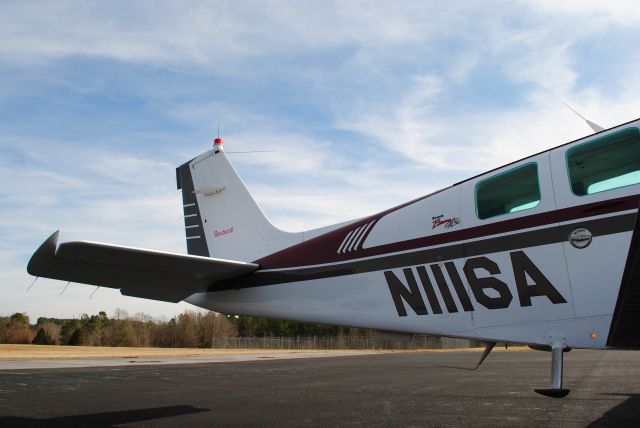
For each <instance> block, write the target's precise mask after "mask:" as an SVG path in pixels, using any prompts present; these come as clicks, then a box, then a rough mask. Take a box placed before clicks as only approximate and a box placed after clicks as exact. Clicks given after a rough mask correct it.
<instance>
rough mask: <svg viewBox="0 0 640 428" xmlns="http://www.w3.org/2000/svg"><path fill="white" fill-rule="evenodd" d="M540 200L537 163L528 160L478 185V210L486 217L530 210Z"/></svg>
mask: <svg viewBox="0 0 640 428" xmlns="http://www.w3.org/2000/svg"><path fill="white" fill-rule="evenodd" d="M539 203H540V185H539V183H538V165H537V164H535V163H529V164H526V165H524V166H521V167H518V168H514V169H512V170H510V171H507V172H503V173H502V174H499V175H496V176H495V177H491V178H488V179H486V180H483V181H481V182H480V183H478V184H477V185H476V212H477V213H478V218H480V219H485V218H490V217H495V216H498V215H502V214H507V213H514V212H517V211H522V210H528V209H530V208H533V207H535V206H537V205H538V204H539Z"/></svg>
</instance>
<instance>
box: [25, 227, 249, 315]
mask: <svg viewBox="0 0 640 428" xmlns="http://www.w3.org/2000/svg"><path fill="white" fill-rule="evenodd" d="M58 234H59V231H57V232H55V233H54V234H53V235H51V236H50V237H49V238H48V239H47V240H46V241H45V242H44V243H43V244H42V245H41V246H40V247H39V248H38V249H37V250H36V252H35V253H34V254H33V256H31V260H29V264H28V265H27V272H29V273H30V274H31V275H33V276H39V277H43V278H52V279H60V280H64V281H71V282H79V283H83V284H93V285H98V286H100V287H108V288H118V289H120V292H121V293H122V294H124V295H126V296H135V297H141V298H145V299H153V300H163V301H167V302H179V301H181V300H183V299H185V298H186V297H188V296H190V295H192V294H193V293H197V292H200V291H204V290H206V289H207V288H208V287H209V286H210V285H212V284H214V283H215V282H218V281H223V280H225V279H230V278H235V277H239V276H242V275H246V274H248V273H251V272H253V271H254V270H256V269H257V268H258V265H257V264H255V263H245V262H236V261H231V260H223V259H213V258H208V257H200V256H193V255H186V254H176V253H167V252H162V251H153V250H145V249H140V248H132V247H122V246H117V245H111V244H102V243H98V242H85V241H76V242H64V243H61V244H58Z"/></svg>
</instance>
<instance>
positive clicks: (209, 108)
mask: <svg viewBox="0 0 640 428" xmlns="http://www.w3.org/2000/svg"><path fill="white" fill-rule="evenodd" d="M639 11H640V9H639V8H637V7H636V5H635V2H632V1H620V2H607V3H606V4H605V3H603V2H599V1H586V2H563V3H557V2H550V1H543V2H536V3H530V2H526V3H525V2H521V3H519V4H512V3H509V2H501V1H498V2H492V3H488V4H487V3H486V2H480V3H476V4H473V3H471V4H470V3H468V2H462V1H460V2H458V1H453V2H448V3H446V4H443V3H442V2H403V1H400V2H396V1H393V2H391V1H390V2H377V3H375V4H373V3H370V2H360V1H355V2H351V1H350V2H329V3H323V4H320V3H315V4H313V3H300V2H257V3H241V4H240V3H237V2H224V1H221V2H204V1H193V2H190V3H184V2H181V3H179V4H178V3H175V2H156V1H154V2H148V3H145V2H139V3H135V4H131V3H128V2H120V3H118V2H110V3H104V2H83V3H78V2H65V1H56V2H53V1H52V2H41V3H39V4H38V6H37V10H35V11H34V6H33V5H32V4H28V3H24V2H4V3H2V4H1V5H0V66H1V65H2V64H10V67H11V68H10V70H11V71H10V74H11V75H12V76H13V75H14V74H19V73H16V70H26V71H27V72H26V73H25V75H27V76H28V78H26V79H25V80H18V82H19V83H20V85H21V86H20V87H22V88H29V87H30V85H31V83H32V80H35V81H38V82H40V81H42V79H48V80H47V81H53V82H55V84H56V85H58V86H59V87H62V88H65V89H69V88H73V89H74V94H79V95H78V96H82V95H87V94H91V95H93V96H99V94H100V90H101V89H103V86H104V85H108V82H107V83H105V82H104V81H99V80H94V79H91V78H88V79H86V80H82V79H79V80H81V81H75V80H69V79H67V80H65V79H64V77H61V76H59V75H56V73H55V70H56V69H55V63H56V61H57V60H60V59H65V60H73V59H74V58H78V57H82V58H93V59H95V58H99V59H100V61H104V63H105V65H104V67H105V68H107V69H108V67H109V65H113V62H114V61H115V62H118V63H119V64H123V63H124V64H134V65H135V66H136V67H137V66H142V67H141V69H135V68H131V69H127V71H128V72H130V73H131V74H132V75H135V78H136V79H137V81H136V82H135V83H132V82H129V86H128V87H127V85H126V82H125V84H124V87H125V89H124V90H123V92H126V91H127V90H128V89H129V88H130V89H131V91H132V92H135V93H136V94H137V95H138V96H140V97H142V98H143V99H144V100H147V99H149V98H153V99H160V100H162V101H161V102H159V103H158V104H159V106H157V108H159V109H164V113H165V114H166V119H167V120H174V121H177V122H179V123H180V124H181V125H182V126H183V129H187V130H188V132H190V133H192V134H193V133H196V131H194V129H197V130H199V131H197V132H204V131H202V129H204V128H206V132H213V130H215V127H216V126H217V122H218V121H220V122H222V130H223V137H225V139H227V151H230V152H232V151H251V150H275V151H276V152H275V153H262V154H248V155H240V154H239V155H230V156H231V157H232V160H233V161H234V162H235V163H236V164H237V166H238V169H239V170H240V172H241V173H242V175H243V177H244V178H245V179H246V181H247V183H248V185H249V187H250V188H251V189H252V190H253V191H254V194H255V196H256V198H257V199H258V201H259V202H260V203H261V204H262V205H263V207H264V209H265V211H266V213H267V214H268V215H270V216H271V217H272V219H273V220H274V222H275V223H276V224H278V225H279V226H281V227H283V228H286V229H294V230H300V229H307V228H311V227H318V226H322V225H325V224H327V223H332V222H338V221H343V220H347V219H349V218H352V217H360V216H364V215H367V214H371V213H374V212H376V211H380V210H382V209H384V208H386V207H388V206H393V205H395V204H398V203H401V202H403V201H404V200H407V199H411V198H414V197H417V196H420V195H422V194H426V193H429V192H431V191H433V190H436V189H438V188H441V187H444V186H446V185H449V184H451V183H453V182H455V181H458V180H460V179H463V178H466V177H468V176H470V175H472V174H474V173H477V172H481V171H482V170H485V169H488V168H492V167H495V166H499V165H501V164H504V163H507V162H510V161H513V160H516V159H518V158H521V157H523V156H526V155H529V154H533V153H535V152H537V151H540V150H544V149H546V148H549V147H551V146H553V145H556V144H560V143H562V142H566V141H569V140H571V139H574V138H577V137H580V136H583V135H586V134H587V133H589V130H588V128H587V127H586V126H585V125H584V123H582V122H581V121H580V119H578V118H576V117H575V116H574V115H573V114H572V113H571V112H569V111H568V110H566V108H564V107H563V106H561V105H560V104H559V101H560V100H561V99H564V100H566V101H567V102H569V103H570V104H571V105H573V106H574V107H575V108H577V109H578V110H579V111H580V112H581V113H583V114H584V115H585V116H587V117H589V118H590V119H591V120H593V121H595V122H598V123H601V124H602V125H603V126H612V125H615V124H617V123H620V122H623V121H627V120H631V119H634V118H636V117H637V116H638V112H639V111H640V101H638V100H640V94H639V93H638V92H639V90H638V88H639V87H640V85H639V84H640V77H638V76H640V63H638V61H637V60H635V58H628V60H626V61H624V65H623V67H624V69H620V70H614V73H616V72H617V73H618V74H614V75H611V76H608V75H606V76H602V78H601V80H600V81H605V82H607V80H609V79H610V80H611V82H615V85H614V84H613V83H612V84H611V85H602V84H599V85H598V84H595V83H593V82H592V81H591V80H590V79H589V78H588V77H589V76H588V71H585V70H582V69H581V68H580V64H581V61H582V64H585V63H590V60H592V61H593V62H596V63H598V64H601V65H602V68H606V67H605V66H606V65H608V58H593V59H590V58H588V54H585V53H584V52H580V51H579V49H577V47H579V46H584V45H586V46H589V45H590V44H591V43H592V42H594V41H597V40H599V39H598V38H599V37H604V36H606V35H609V34H611V32H612V31H617V30H620V29H624V30H625V31H630V32H631V33H632V34H637V31H635V32H634V31H633V28H634V26H635V25H637V24H638V23H639V22H640V14H639ZM624 42H625V43H631V41H630V40H625V41H624ZM615 48H616V46H611V50H612V51H615ZM43 64H46V67H43ZM145 66H151V68H154V67H161V68H164V69H166V70H169V71H170V72H171V73H174V74H177V75H180V76H182V77H183V78H184V80H187V78H188V77H189V76H190V75H191V74H193V75H197V76H199V77H201V78H202V76H204V78H203V80H205V78H207V79H208V78H210V79H212V80H214V79H216V78H219V77H220V76H224V77H225V78H227V79H233V82H234V83H235V84H236V86H237V87H238V88H241V87H242V88H244V87H246V92H244V93H242V94H239V95H238V94H235V93H232V92H233V91H228V92H227V93H221V94H219V98H218V94H217V93H216V97H215V99H204V98H205V97H197V96H195V95H194V94H193V93H192V92H189V91H184V92H182V91H181V90H182V89H183V88H182V87H173V86H172V82H171V81H169V82H168V83H166V84H165V82H164V81H163V82H162V83H163V84H164V86H161V85H160V84H156V85H155V86H154V85H150V87H144V88H140V87H139V86H144V83H145V80H146V77H147V76H146V73H148V72H149V68H144V67H145ZM71 67H73V65H72V66H71ZM594 68H597V67H594ZM194 70H196V71H194ZM483 73H484V74H483ZM601 73H603V74H604V73H605V72H604V71H601ZM487 75H488V76H487ZM120 78H121V79H123V80H125V81H126V79H127V78H128V77H127V75H126V74H123V76H120ZM3 79H4V78H3ZM12 79H14V80H16V79H17V78H13V77H12ZM3 81H4V80H3ZM272 81H277V82H278V84H280V85H284V86H285V87H284V89H282V88H278V89H280V92H278V93H283V92H290V93H293V94H295V95H292V97H294V96H298V97H299V99H296V102H297V103H310V104H311V106H312V107H314V108H316V109H317V110H318V111H319V113H318V114H317V116H318V117H320V116H321V117H322V120H324V122H320V121H319V122H313V121H314V120H316V119H307V118H305V119H302V118H301V116H299V115H298V114H297V111H295V108H292V107H291V105H288V106H286V107H289V109H288V110H287V109H282V110H278V111H275V110H277V109H276V108H275V107H273V108H272V106H274V105H278V106H280V105H279V104H278V103H277V102H278V101H279V100H276V99H273V98H270V97H272V96H273V93H272V92H269V91H265V92H266V94H265V95H259V96H256V97H255V98H251V99H250V101H247V98H248V97H247V95H246V93H248V92H251V91H252V90H254V89H256V90H260V89H262V90H264V88H265V87H267V88H268V87H269V85H270V82H272ZM224 82H225V81H222V84H224ZM217 84H220V83H219V82H217ZM483 85H486V86H487V87H486V88H485V87H480V89H482V90H484V91H485V92H486V93H487V94H488V95H487V94H484V95H483V96H484V97H491V96H492V95H493V94H492V91H494V92H495V98H496V99H497V101H495V102H494V103H486V102H482V100H481V101H477V100H473V99H472V97H473V96H474V94H475V92H474V91H473V90H470V89H469V88H474V87H477V86H483ZM7 86H9V85H7ZM78 87H80V88H78ZM261 94H262V93H261ZM505 94H506V96H507V97H508V99H505V100H500V97H502V96H505ZM23 96H24V95H23V94H22V92H21V91H16V90H13V89H12V90H6V91H3V94H2V95H0V97H1V99H2V101H5V100H8V103H7V104H6V105H7V106H9V107H10V108H12V110H11V111H13V106H12V105H11V102H12V101H16V100H18V101H23V99H21V97H23ZM465 96H469V100H468V101H467V102H464V101H465V100H464V99H462V100H461V99H460V97H463V98H464V97H465ZM259 97H264V99H263V100H259V101H260V104H258V105H255V106H254V105H251V103H252V102H256V103H257V102H258V101H256V99H257V98H259ZM211 98H213V96H212V97H211ZM69 102H73V99H71V101H69ZM2 107H3V106H2V105H0V108H2ZM63 108H64V107H63ZM283 111H284V112H283ZM0 112H1V111H0ZM133 113H135V111H133ZM163 119H164V118H163ZM301 122H302V123H301ZM33 125H34V128H37V127H38V126H40V127H41V128H42V127H44V125H43V124H38V123H37V122H35V121H34V124H33ZM2 126H3V127H2V128H0V132H1V134H0V144H1V147H0V148H1V149H3V150H4V151H3V153H8V154H9V155H7V156H6V157H3V158H0V180H2V182H3V187H2V188H0V233H2V238H3V239H1V240H0V251H1V253H0V255H1V256H2V257H0V269H2V274H1V275H2V277H1V280H2V285H1V286H2V287H3V289H2V292H3V293H5V292H6V293H7V295H10V296H14V297H12V298H11V299H13V300H11V301H10V302H9V303H10V304H8V306H6V307H7V308H8V307H9V306H10V307H11V309H4V308H5V306H1V307H0V312H2V311H3V310H5V311H10V310H14V309H13V308H16V309H20V308H18V306H20V305H25V306H24V307H25V308H38V307H44V305H46V301H47V299H50V298H54V295H53V292H51V291H46V290H47V287H46V286H48V285H47V283H46V282H45V284H44V285H43V286H42V288H38V289H40V290H41V291H40V292H42V293H44V294H42V295H39V294H37V293H34V292H32V294H30V295H29V298H28V299H26V298H25V297H24V296H23V295H22V294H21V295H17V294H12V291H11V290H9V287H13V286H15V285H16V284H25V287H26V285H27V284H28V282H29V278H28V276H27V275H26V273H25V272H24V265H25V264H26V260H27V259H28V257H29V256H30V253H31V251H33V250H34V249H35V247H36V246H37V245H38V244H39V243H40V242H41V241H42V240H43V239H44V238H46V236H47V235H48V234H49V233H51V232H52V231H53V230H54V229H56V228H58V227H61V228H62V230H63V235H62V238H63V239H64V240H69V239H91V240H102V241H107V242H114V243H119V244H124V245H134V246H143V247H145V246H146V247H150V248H157V249H164V250H169V251H183V250H184V239H183V229H182V224H181V221H180V220H179V217H180V214H181V213H180V199H179V195H177V194H176V193H175V190H174V189H175V183H174V182H173V180H174V176H173V168H174V167H175V166H176V165H177V163H179V162H181V161H184V160H186V159H189V156H192V155H195V154H197V153H198V152H199V151H201V150H204V148H205V147H203V144H200V143H198V142H188V141H187V142H185V143H184V144H180V145H177V144H176V142H175V139H170V138H167V137H166V135H164V134H163V133H162V132H161V131H159V132H158V135H157V136H155V137H156V139H157V141H159V144H158V149H157V150H153V151H151V150H149V149H148V148H138V146H137V139H136V138H135V136H134V135H133V134H132V133H127V132H123V133H120V134H117V136H116V133H113V132H112V135H105V136H104V138H105V139H107V140H108V139H109V138H119V139H122V140H123V141H121V143H122V144H120V145H118V146H117V148H116V147H114V148H113V149H104V147H105V145H98V146H97V148H94V149H92V148H90V144H91V141H81V140H79V139H73V138H72V139H70V140H69V141H67V142H66V143H64V144H63V143H61V142H60V141H56V140H55V139H53V140H52V141H47V142H42V141H31V140H30V141H27V140H23V139H22V138H21V139H20V140H17V139H15V137H16V136H15V134H13V133H12V132H11V130H10V128H9V127H8V126H4V125H2ZM39 131H40V132H41V133H43V134H44V133H46V132H45V131H44V130H43V129H39ZM109 131H110V130H108V129H107V130H105V132H107V133H108V132H109ZM318 131H320V132H318ZM345 131H346V134H347V135H346V136H345V135H341V136H340V137H337V136H335V135H337V134H339V133H340V132H343V133H345ZM323 135H329V136H323ZM349 135H351V136H353V137H354V142H353V143H351V142H349V141H348V139H349ZM227 136H228V138H227ZM209 137H210V135H207V136H205V138H209ZM170 140H171V141H170ZM170 145H171V147H170ZM16 159H17V160H16ZM5 284H7V285H5ZM9 284H10V285H9ZM49 285H50V284H49ZM62 285H64V284H62ZM56 286H57V285H51V287H53V288H55V287H56ZM53 288H52V289H53ZM56 290H57V289H56ZM76 290H77V291H76ZM45 291H46V292H45ZM90 291H91V290H90V289H88V290H86V291H85V290H84V289H83V288H82V287H80V286H78V287H77V288H76V287H75V286H72V288H71V289H70V290H68V291H67V293H65V297H67V298H69V299H70V301H71V300H72V301H73V305H75V304H77V307H84V306H83V305H85V303H86V301H85V300H86V295H88V292H90ZM47 293H48V294H47ZM75 293H78V294H77V299H76V297H74V296H76V295H75ZM100 293H101V292H100ZM100 293H98V295H99V294H100ZM109 293H111V292H107V291H105V294H104V296H110V297H108V301H109V302H118V303H109V304H113V305H116V304H117V305H121V306H129V303H130V302H132V300H122V299H125V298H120V297H114V296H111V295H110V294H109ZM37 296H40V297H37ZM112 297H113V299H114V300H111V299H112ZM6 301H7V300H6V299H5V302H6ZM51 301H53V300H51ZM29 302H32V303H29ZM120 302H128V303H126V304H125V303H122V304H120ZM130 304H131V305H132V306H133V305H134V304H133V303H130ZM56 305H63V304H62V303H58V302H57V301H56ZM135 305H137V303H135ZM162 308H163V309H158V311H160V312H162V311H164V310H166V309H164V308H166V306H162ZM28 310H31V309H28ZM34 310H36V309H34ZM153 310H155V309H153ZM65 311H67V313H74V312H69V311H73V308H72V305H71V304H70V305H67V306H65ZM83 311H88V309H83ZM150 311H151V309H150ZM130 312H136V310H133V309H132V310H131V311H130Z"/></svg>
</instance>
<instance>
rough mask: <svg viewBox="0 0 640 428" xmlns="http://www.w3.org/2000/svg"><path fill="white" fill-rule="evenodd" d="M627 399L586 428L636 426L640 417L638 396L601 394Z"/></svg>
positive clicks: (639, 396) (639, 399)
mask: <svg viewBox="0 0 640 428" xmlns="http://www.w3.org/2000/svg"><path fill="white" fill-rule="evenodd" d="M602 395H609V396H625V397H629V398H628V399H626V400H624V401H623V402H622V403H620V404H618V405H617V406H616V407H614V408H613V409H611V410H609V411H608V412H607V413H605V414H604V415H602V416H601V417H600V418H598V419H597V420H595V421H593V422H591V423H590V424H589V425H587V427H590V428H593V427H627V426H637V424H638V419H639V417H640V394H602Z"/></svg>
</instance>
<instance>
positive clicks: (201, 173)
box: [176, 142, 303, 261]
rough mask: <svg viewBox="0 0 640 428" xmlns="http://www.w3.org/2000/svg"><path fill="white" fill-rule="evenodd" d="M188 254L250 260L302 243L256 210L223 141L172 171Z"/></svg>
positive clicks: (299, 234)
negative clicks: (180, 197)
mask: <svg viewBox="0 0 640 428" xmlns="http://www.w3.org/2000/svg"><path fill="white" fill-rule="evenodd" d="M176 176H177V181H178V188H179V189H182V200H183V205H184V221H185V232H186V238H187V250H188V252H189V254H194V255H200V256H207V257H216V258H222V259H230V260H242V261H253V260H257V259H259V258H261V257H263V256H266V255H268V254H271V253H273V252H275V251H279V250H281V249H284V248H286V247H289V246H291V245H294V244H297V243H299V242H301V241H302V239H303V233H302V232H301V233H288V232H284V231H282V230H280V229H278V228H276V227H275V226H273V225H272V224H271V223H270V222H269V220H268V219H267V218H266V217H265V215H264V214H263V212H262V211H261V210H260V207H258V204H257V203H256V201H255V200H254V199H253V197H252V196H251V194H250V193H249V191H248V189H247V187H246V186H245V184H244V183H243V182H242V180H241V179H240V177H239V176H238V173H237V172H236V170H235V168H234V167H233V165H231V162H230V161H229V159H228V158H227V156H226V154H225V153H224V151H223V150H222V147H221V142H220V144H216V146H214V149H213V150H210V151H207V152H205V153H203V154H202V155H200V156H198V157H197V158H195V159H192V160H191V161H189V162H187V163H185V164H183V165H181V166H180V167H178V168H177V169H176Z"/></svg>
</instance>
